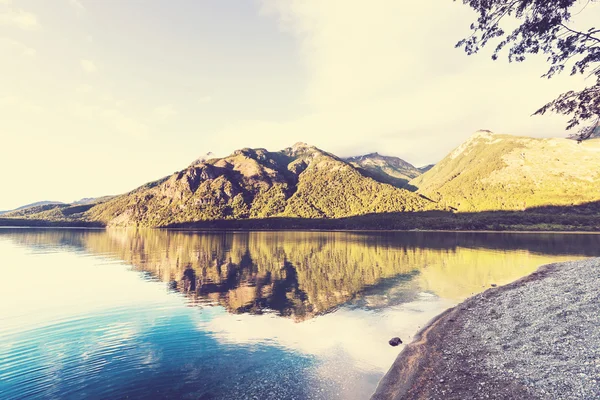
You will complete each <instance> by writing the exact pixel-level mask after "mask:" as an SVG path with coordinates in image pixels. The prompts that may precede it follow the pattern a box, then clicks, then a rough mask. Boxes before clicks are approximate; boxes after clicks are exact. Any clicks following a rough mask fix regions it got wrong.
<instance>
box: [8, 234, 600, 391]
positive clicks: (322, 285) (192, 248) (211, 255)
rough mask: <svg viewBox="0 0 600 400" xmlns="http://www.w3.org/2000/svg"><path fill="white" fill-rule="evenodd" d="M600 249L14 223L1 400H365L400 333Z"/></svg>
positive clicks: (545, 239) (582, 243) (599, 239)
mask: <svg viewBox="0 0 600 400" xmlns="http://www.w3.org/2000/svg"><path fill="white" fill-rule="evenodd" d="M598 255H600V235H567V234H503V233H493V234H492V233H489V234H488V233H451V232H440V233H433V232H405V233H398V232H362V233H361V232H354V233H347V232H236V233H233V232H197V233H193V232H175V231H161V230H106V231H105V230H67V229H0V273H1V274H2V277H3V281H2V282H3V283H4V285H3V290H2V291H0V360H3V362H0V399H2V400H4V399H10V400H13V399H28V400H29V399H46V398H69V399H104V398H110V399H119V398H129V399H146V398H156V399H169V398H201V399H252V398H260V399H282V398H286V399H287V398H295V399H350V400H352V399H364V398H368V397H369V396H370V394H372V393H373V391H374V390H375V387H376V385H377V383H378V381H379V379H380V378H381V377H382V376H383V375H384V373H385V372H386V370H387V369H388V368H389V367H390V365H391V364H392V362H393V360H394V358H395V357H396V355H397V354H398V351H399V350H401V349H402V347H403V346H402V345H401V346H399V347H397V348H392V347H390V346H389V345H388V340H389V339H390V338H391V337H394V336H399V337H401V338H402V340H403V341H404V342H405V343H409V342H410V341H411V339H412V337H413V335H414V334H415V333H416V332H417V331H418V329H419V327H421V326H423V325H424V324H425V323H427V321H429V320H430V319H431V318H433V317H434V316H436V315H437V314H439V313H441V312H442V311H444V310H445V309H447V308H448V307H452V306H453V305H455V304H457V303H458V302H460V301H462V300H464V299H465V298H466V297H468V296H470V295H471V294H475V293H478V292H481V291H483V290H485V289H486V288H489V287H490V285H491V284H497V285H501V284H504V283H508V282H510V281H513V280H515V279H518V278H519V277H521V276H523V275H526V274H529V273H530V272H532V271H533V270H535V269H536V268H537V267H538V266H539V265H542V264H545V263H549V262H557V261H563V260H568V259H576V258H581V257H585V256H598ZM15 304H16V305H17V306H15Z"/></svg>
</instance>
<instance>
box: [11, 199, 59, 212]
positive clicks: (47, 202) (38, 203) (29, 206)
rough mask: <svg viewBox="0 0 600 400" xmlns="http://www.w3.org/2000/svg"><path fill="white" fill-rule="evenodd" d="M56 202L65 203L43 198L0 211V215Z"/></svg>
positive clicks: (55, 203)
mask: <svg viewBox="0 0 600 400" xmlns="http://www.w3.org/2000/svg"><path fill="white" fill-rule="evenodd" d="M57 204H65V203H63V202H61V201H47V200H45V201H38V202H35V203H31V204H26V205H24V206H21V207H17V208H15V209H14V210H6V211H0V215H5V214H8V213H12V212H15V211H21V210H25V209H28V208H32V207H40V206H47V205H57Z"/></svg>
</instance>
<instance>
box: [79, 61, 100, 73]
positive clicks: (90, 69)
mask: <svg viewBox="0 0 600 400" xmlns="http://www.w3.org/2000/svg"><path fill="white" fill-rule="evenodd" d="M80 63H81V68H83V70H84V71H85V72H87V73H88V74H92V73H94V72H96V71H98V67H96V64H94V62H93V61H90V60H81V61H80Z"/></svg>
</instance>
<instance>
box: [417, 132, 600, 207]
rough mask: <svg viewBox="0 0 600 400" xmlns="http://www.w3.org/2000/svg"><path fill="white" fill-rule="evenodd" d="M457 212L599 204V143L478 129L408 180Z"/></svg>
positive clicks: (443, 205) (423, 192)
mask: <svg viewBox="0 0 600 400" xmlns="http://www.w3.org/2000/svg"><path fill="white" fill-rule="evenodd" d="M410 184H411V185H414V186H416V187H417V188H418V193H420V194H422V195H424V196H426V197H428V198H430V199H432V200H434V201H436V202H438V203H439V204H440V206H442V207H452V208H454V209H456V210H458V211H486V210H524V209H530V208H535V207H540V206H571V205H578V204H583V203H587V202H595V201H598V200H600V140H599V139H593V140H588V141H584V142H583V143H581V144H577V142H575V141H572V140H567V139H535V138H527V137H517V136H510V135H499V134H493V133H492V132H489V131H479V132H477V133H475V134H474V135H473V136H472V137H471V138H469V139H468V140H467V141H466V142H465V143H463V144H462V145H460V146H459V147H458V148H456V149H455V150H454V151H452V152H451V153H450V154H449V155H448V156H446V158H444V159H443V160H442V161H440V162H439V163H438V164H436V165H435V166H434V167H433V168H432V169H430V170H429V171H427V172H426V173H424V174H423V175H421V176H419V177H417V178H415V179H413V180H412V181H411V182H410Z"/></svg>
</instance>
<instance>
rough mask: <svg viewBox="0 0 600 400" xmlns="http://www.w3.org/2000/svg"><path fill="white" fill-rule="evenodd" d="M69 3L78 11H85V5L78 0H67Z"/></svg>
mask: <svg viewBox="0 0 600 400" xmlns="http://www.w3.org/2000/svg"><path fill="white" fill-rule="evenodd" d="M68 1H69V4H70V5H71V6H72V7H73V8H75V9H76V10H77V12H78V13H81V12H83V11H85V7H84V6H83V4H81V2H80V1H79V0H68Z"/></svg>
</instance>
